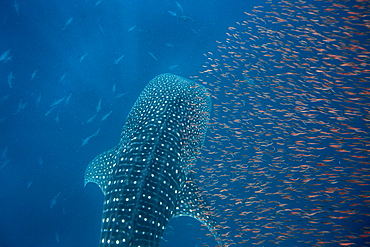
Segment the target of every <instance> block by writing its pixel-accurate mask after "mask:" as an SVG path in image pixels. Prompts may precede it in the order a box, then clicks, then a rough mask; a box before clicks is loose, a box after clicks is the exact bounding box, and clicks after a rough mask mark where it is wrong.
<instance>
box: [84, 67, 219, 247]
mask: <svg viewBox="0 0 370 247" xmlns="http://www.w3.org/2000/svg"><path fill="white" fill-rule="evenodd" d="M210 111H211V99H210V95H209V93H208V92H207V90H206V89H205V88H204V87H203V86H202V85H200V84H198V83H195V82H193V81H191V80H189V79H185V78H182V77H180V76H176V75H173V74H167V73H166V74H161V75H158V76H156V77H155V78H154V79H152V80H151V81H150V82H149V83H148V85H147V86H146V87H145V88H144V90H143V91H142V93H141V94H140V95H139V97H138V99H137V100H136V102H135V104H134V106H133V107H132V109H131V111H130V112H129V114H128V116H127V118H126V120H125V124H124V126H123V129H122V132H121V137H120V141H119V143H118V145H116V146H115V147H113V148H111V149H110V150H108V151H106V152H103V153H102V154H100V155H98V156H97V157H96V158H95V159H93V160H92V162H91V163H90V164H89V165H88V167H87V168H86V171H85V186H86V184H87V183H90V182H92V183H96V184H97V185H98V186H99V187H100V189H101V191H102V192H103V194H104V206H103V213H102V225H101V236H100V246H120V247H121V246H122V247H123V246H132V247H149V246H150V247H156V246H159V244H160V242H161V239H162V237H163V233H164V230H165V228H166V226H167V223H168V222H169V220H170V219H171V218H174V217H179V216H190V217H193V218H195V219H197V220H199V221H200V222H201V223H202V224H203V225H205V226H207V227H208V229H209V230H210V231H211V233H212V234H213V236H215V238H216V240H217V241H218V242H219V244H220V241H219V237H218V234H217V232H218V231H217V227H216V222H215V220H214V217H213V216H212V213H211V212H210V209H209V208H210V207H209V206H208V205H207V204H206V202H205V200H204V198H203V197H202V194H201V192H200V190H199V188H198V187H197V185H196V183H195V182H194V181H193V178H192V174H193V173H192V167H193V166H194V164H195V163H196V160H197V155H198V154H199V152H200V149H201V147H202V145H203V143H204V140H205V136H206V131H207V123H208V121H209V117H210Z"/></svg>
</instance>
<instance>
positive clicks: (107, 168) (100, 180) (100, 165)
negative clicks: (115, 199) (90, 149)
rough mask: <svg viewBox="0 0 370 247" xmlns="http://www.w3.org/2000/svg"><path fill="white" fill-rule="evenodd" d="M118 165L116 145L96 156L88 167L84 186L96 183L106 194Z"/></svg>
mask: <svg viewBox="0 0 370 247" xmlns="http://www.w3.org/2000/svg"><path fill="white" fill-rule="evenodd" d="M116 165H117V155H116V147H114V148H112V149H110V150H108V151H106V152H103V153H101V154H100V155H98V156H96V157H95V159H93V161H91V162H90V164H89V165H88V167H87V168H86V171H85V181H84V186H86V184H88V183H96V184H97V185H98V186H99V188H100V189H101V191H102V192H103V194H104V195H105V194H106V188H107V185H108V183H109V181H110V179H111V176H112V173H113V171H114V169H113V168H114V167H115V166H116Z"/></svg>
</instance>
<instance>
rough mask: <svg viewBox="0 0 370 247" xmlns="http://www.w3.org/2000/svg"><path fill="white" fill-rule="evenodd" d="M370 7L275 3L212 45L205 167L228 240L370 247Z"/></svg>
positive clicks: (205, 77) (202, 178) (204, 180)
mask: <svg viewBox="0 0 370 247" xmlns="http://www.w3.org/2000/svg"><path fill="white" fill-rule="evenodd" d="M369 10H370V4H369V2H368V1H362V0H358V1H341V2H336V1H334V2H332V1H272V0H270V1H268V2H267V3H266V4H265V5H264V6H256V7H254V8H253V9H251V10H249V11H246V12H245V20H244V21H241V22H237V23H236V25H235V26H233V27H229V32H228V33H227V38H226V39H225V40H224V41H218V42H217V43H218V49H217V51H215V52H208V53H207V54H205V56H206V58H207V62H206V63H205V65H204V68H203V70H202V71H201V72H200V74H199V75H196V76H193V79H194V80H198V81H200V82H202V83H203V85H205V86H206V87H207V89H208V90H209V92H210V93H211V95H212V101H213V102H214V105H213V112H212V121H211V123H210V126H209V132H208V137H207V139H208V141H206V144H205V147H204V149H203V154H202V157H201V160H202V161H203V163H202V165H201V166H199V167H198V169H197V172H196V175H197V178H198V180H199V184H203V186H204V188H208V189H207V191H208V198H209V199H210V200H212V202H213V203H214V205H215V208H216V209H217V210H218V221H219V227H220V228H221V229H222V236H223V239H224V242H225V246H254V245H261V246H272V245H277V244H279V245H285V246H369V245H370V224H369V222H370V217H369V216H370V210H369V203H370V193H369V192H370V187H369V185H370V183H369V179H370V161H369V152H370V142H369V141H370V140H369V127H370V126H369V124H370V114H369V113H370V100H369V95H370V90H369V87H370V83H369V76H370V67H369V54H370V49H369V47H370V42H369V37H370V36H369V28H370V22H369V14H370V11H369ZM204 245H205V244H204Z"/></svg>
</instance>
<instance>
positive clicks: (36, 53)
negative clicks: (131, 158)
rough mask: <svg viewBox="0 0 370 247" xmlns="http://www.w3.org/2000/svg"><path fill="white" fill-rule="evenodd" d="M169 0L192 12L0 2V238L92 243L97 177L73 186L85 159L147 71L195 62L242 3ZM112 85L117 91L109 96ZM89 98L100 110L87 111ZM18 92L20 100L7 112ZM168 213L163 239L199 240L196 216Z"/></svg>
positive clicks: (107, 138)
mask: <svg viewBox="0 0 370 247" xmlns="http://www.w3.org/2000/svg"><path fill="white" fill-rule="evenodd" d="M179 3H180V4H181V5H182V8H183V10H184V14H185V15H186V16H189V17H191V18H192V20H187V21H184V20H182V19H177V18H176V17H174V16H172V15H170V14H169V13H168V11H173V12H179V10H178V8H177V6H176V3H175V1H118V0H114V1H102V2H101V4H99V5H98V6H95V4H96V2H95V1H19V0H17V1H1V2H0V53H1V54H3V53H4V52H5V51H7V50H9V49H10V55H9V56H11V60H10V61H8V62H6V63H1V64H0V78H1V84H0V93H1V97H2V98H3V97H5V98H3V100H2V102H1V104H0V118H1V123H0V125H1V127H0V128H1V129H0V133H1V138H0V154H2V153H4V155H3V159H2V163H3V164H5V163H6V165H5V166H4V167H2V168H1V170H0V178H1V179H0V188H1V190H0V201H1V202H0V215H1V217H0V218H1V220H0V242H1V246H13V247H14V246H27V247H29V246H39V247H40V246H97V243H98V241H99V231H100V222H101V219H100V218H101V211H102V199H103V197H102V194H101V192H100V191H99V189H98V188H97V186H95V185H88V186H87V187H86V188H84V187H83V175H84V170H85V168H86V166H87V164H88V163H89V162H90V161H91V160H92V159H93V158H94V157H95V156H96V155H97V154H99V153H101V152H102V151H104V150H106V149H108V148H110V147H112V146H113V145H115V144H116V143H117V141H118V138H119V134H120V130H121V128H122V125H123V122H124V119H125V117H126V115H127V113H128V111H129V110H130V109H131V106H132V105H133V103H134V101H135V100H136V98H137V96H138V95H139V93H140V92H141V90H142V89H143V88H144V86H145V85H146V83H147V82H148V81H149V80H150V79H151V78H153V77H154V76H156V75H158V74H160V73H163V72H172V73H175V74H177V75H181V76H184V77H189V75H192V74H196V73H197V72H198V71H199V70H201V66H202V64H203V63H204V61H205V58H204V56H203V54H204V53H206V52H208V51H210V50H213V49H215V48H216V43H215V40H218V39H223V38H224V36H225V32H226V30H227V27H228V26H230V25H231V24H233V23H234V22H235V21H238V20H241V19H242V18H243V11H245V10H248V9H250V4H249V3H247V1H243V0H237V1H233V4H230V2H229V1H220V0H217V1H216V0H213V1H182V2H179ZM17 4H18V5H19V13H18V14H17V12H16V8H15V5H17ZM71 17H73V20H72V22H71V23H70V25H67V26H66V28H65V29H64V30H63V28H64V26H65V24H66V22H67V20H68V19H70V18H71ZM99 25H100V27H101V28H100V27H99ZM135 25H136V28H135V29H133V30H132V31H130V32H129V31H128V30H129V29H130V28H131V27H133V26H135ZM149 52H151V53H152V54H154V55H155V57H156V58H157V59H158V61H156V60H155V59H153V58H152V57H151V55H149ZM1 54H0V55H1ZM85 54H88V55H86V56H85V58H84V59H83V60H82V61H81V62H80V58H81V57H82V56H84V55H85ZM122 55H124V58H123V59H122V60H121V61H120V62H119V63H118V64H114V61H115V59H117V58H119V57H121V56H122ZM174 65H178V66H177V67H176V66H175V68H173V69H171V66H174ZM37 69H38V71H37V73H36V75H35V77H34V78H33V80H31V77H32V73H34V71H35V70H37ZM10 72H12V74H13V77H14V79H13V80H12V88H10V87H9V85H8V79H7V78H8V75H9V74H10ZM114 85H115V88H116V92H113V91H112V89H113V87H114ZM118 94H125V95H123V96H122V97H121V98H118V99H117V98H116V97H115V96H116V95H118ZM69 95H71V97H70V101H69V103H68V104H67V105H66V104H65V101H63V102H62V103H60V104H59V105H57V107H56V108H55V109H54V110H53V111H52V112H51V113H50V114H49V115H47V116H45V114H46V113H47V112H48V110H50V109H51V105H52V104H53V103H54V102H55V101H56V100H58V99H61V98H63V97H68V96H69ZM38 99H39V100H40V102H39V103H37V101H38ZM99 100H101V101H102V106H101V111H100V112H99V113H98V115H97V116H96V118H95V119H94V121H93V122H91V123H87V120H88V119H89V118H90V117H92V116H93V115H94V114H95V113H96V107H97V105H98V102H99ZM20 103H21V104H26V105H25V107H24V109H21V111H20V112H19V113H17V114H15V113H16V112H17V110H18V108H19V104H20ZM110 111H112V114H111V115H110V116H109V117H108V119H106V120H105V121H100V119H101V118H102V117H103V116H104V115H105V114H107V113H109V112H110ZM99 128H101V129H100V132H99V135H98V136H96V137H93V138H92V139H91V140H90V142H89V143H88V144H87V145H85V146H83V147H81V145H82V140H83V139H85V138H87V137H88V136H91V135H92V134H93V133H95V132H96V131H97V130H98V129H99ZM8 161H9V162H8ZM58 193H60V194H59V196H57V195H58ZM56 196H57V198H56V203H55V205H54V206H53V207H52V208H51V202H52V200H53V199H54V198H55V197H56ZM178 221H180V223H179V224H177V222H178ZM184 222H185V223H184ZM173 224H174V225H175V226H176V227H177V228H176V227H174V229H173V230H171V229H170V228H169V231H170V233H171V231H172V232H174V233H175V234H174V235H175V236H174V237H172V241H175V242H176V241H177V242H176V243H177V244H174V243H175V242H172V243H171V242H170V243H169V245H168V246H175V245H176V246H180V245H178V244H179V243H183V244H184V246H196V245H197V244H199V243H200V240H197V239H196V237H198V235H200V236H203V235H204V233H203V232H200V233H197V231H198V230H197V229H199V228H200V224H199V223H198V222H197V221H195V220H193V219H178V220H175V221H174V222H173ZM193 225H195V226H196V227H192V226H193ZM194 228H195V229H194ZM179 229H180V230H179ZM181 229H182V230H181ZM187 234H189V237H188V236H187ZM165 238H167V235H165ZM168 238H171V234H169V235H168ZM58 241H59V243H58Z"/></svg>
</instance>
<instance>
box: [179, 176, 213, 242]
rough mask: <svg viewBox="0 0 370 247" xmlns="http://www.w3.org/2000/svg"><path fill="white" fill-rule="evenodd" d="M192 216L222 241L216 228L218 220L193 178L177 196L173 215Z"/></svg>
mask: <svg viewBox="0 0 370 247" xmlns="http://www.w3.org/2000/svg"><path fill="white" fill-rule="evenodd" d="M179 216H190V217H193V218H195V219H197V220H199V221H200V222H201V223H203V224H204V225H205V226H206V227H207V228H208V229H209V230H210V231H211V232H212V234H213V235H214V237H215V238H216V240H217V241H218V242H219V243H220V239H219V234H218V232H217V229H216V221H215V220H214V219H213V217H212V215H211V210H210V207H209V206H208V205H207V203H206V202H205V200H204V199H203V196H202V195H201V193H200V191H199V189H198V186H197V185H196V184H195V183H194V182H193V181H191V180H189V181H187V182H186V183H185V186H184V188H183V189H182V190H181V191H180V193H179V194H178V197H177V205H176V210H175V213H174V215H173V217H179Z"/></svg>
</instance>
